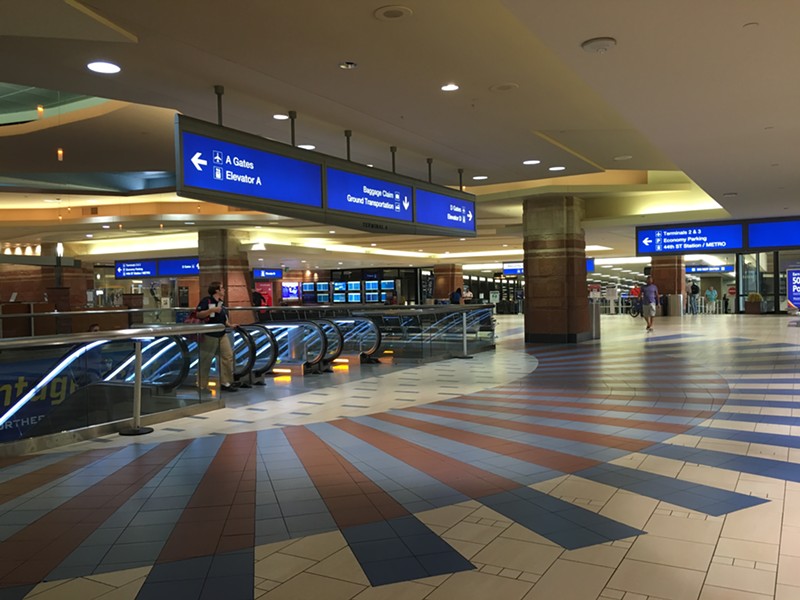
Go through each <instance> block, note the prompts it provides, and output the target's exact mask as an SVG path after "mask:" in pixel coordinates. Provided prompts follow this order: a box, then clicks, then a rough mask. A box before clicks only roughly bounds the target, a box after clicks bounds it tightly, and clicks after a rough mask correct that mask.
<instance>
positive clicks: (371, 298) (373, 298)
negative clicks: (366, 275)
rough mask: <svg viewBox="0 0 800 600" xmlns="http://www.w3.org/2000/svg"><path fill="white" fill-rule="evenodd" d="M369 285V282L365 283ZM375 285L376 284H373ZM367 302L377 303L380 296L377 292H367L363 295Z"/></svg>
mask: <svg viewBox="0 0 800 600" xmlns="http://www.w3.org/2000/svg"><path fill="white" fill-rule="evenodd" d="M367 283H369V282H367ZM375 283H377V282H375ZM365 296H366V301H367V302H378V301H379V296H380V294H379V293H378V292H367V293H366V294H365Z"/></svg>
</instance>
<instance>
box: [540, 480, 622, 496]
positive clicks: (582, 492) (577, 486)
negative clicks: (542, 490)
mask: <svg viewBox="0 0 800 600" xmlns="http://www.w3.org/2000/svg"><path fill="white" fill-rule="evenodd" d="M616 492H617V488H614V487H611V486H610V485H605V484H603V483H597V482H595V481H589V480H588V479H583V478H582V477H576V476H575V475H570V476H569V477H567V478H566V479H565V480H564V481H562V482H561V483H560V484H559V485H558V486H556V488H555V489H554V490H553V491H551V492H550V495H552V496H556V497H557V498H584V499H586V500H601V501H603V502H606V501H608V500H609V499H610V498H611V496H613V495H614V494H615V493H616Z"/></svg>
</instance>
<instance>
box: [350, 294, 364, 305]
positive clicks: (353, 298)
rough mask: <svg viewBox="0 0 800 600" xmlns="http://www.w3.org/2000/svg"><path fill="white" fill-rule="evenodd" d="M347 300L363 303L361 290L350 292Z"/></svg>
mask: <svg viewBox="0 0 800 600" xmlns="http://www.w3.org/2000/svg"><path fill="white" fill-rule="evenodd" d="M347 301H348V302H355V303H356V304H361V292H348V293H347Z"/></svg>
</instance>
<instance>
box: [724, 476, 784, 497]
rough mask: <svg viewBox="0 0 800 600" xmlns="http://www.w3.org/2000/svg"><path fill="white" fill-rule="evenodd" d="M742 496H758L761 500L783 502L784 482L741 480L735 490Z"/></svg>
mask: <svg viewBox="0 0 800 600" xmlns="http://www.w3.org/2000/svg"><path fill="white" fill-rule="evenodd" d="M734 491H736V492H739V493H740V494H747V495H749V496H757V497H759V498H769V499H770V500H782V499H783V495H784V492H785V486H784V483H783V482H782V481H778V480H775V479H773V480H771V481H748V480H746V479H743V478H740V479H739V483H738V484H737V485H736V489H735V490H734Z"/></svg>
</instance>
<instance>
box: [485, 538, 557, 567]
mask: <svg viewBox="0 0 800 600" xmlns="http://www.w3.org/2000/svg"><path fill="white" fill-rule="evenodd" d="M561 553H562V550H561V549H559V548H554V547H553V546H544V545H542V544H534V543H531V542H522V541H519V540H511V539H507V538H498V539H496V540H494V541H493V542H492V543H491V544H489V545H488V546H486V548H484V549H483V550H481V551H480V552H478V554H476V555H475V556H474V560H475V561H476V562H480V563H484V564H487V565H493V566H496V567H502V568H508V569H518V570H520V571H527V572H529V573H538V574H542V573H544V572H545V571H546V570H547V569H548V568H549V567H550V565H552V564H553V562H554V561H555V560H556V559H557V558H558V557H559V555H560V554H561Z"/></svg>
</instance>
